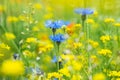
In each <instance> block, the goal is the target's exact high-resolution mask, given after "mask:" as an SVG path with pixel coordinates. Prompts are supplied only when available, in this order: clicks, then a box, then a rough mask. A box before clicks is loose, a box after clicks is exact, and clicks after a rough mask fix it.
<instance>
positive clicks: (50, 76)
mask: <svg viewBox="0 0 120 80" xmlns="http://www.w3.org/2000/svg"><path fill="white" fill-rule="evenodd" d="M61 77H62V74H59V73H57V72H52V73H48V78H49V79H51V78H58V79H60V78H61Z"/></svg>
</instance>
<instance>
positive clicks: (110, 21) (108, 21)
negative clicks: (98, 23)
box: [104, 18, 115, 23]
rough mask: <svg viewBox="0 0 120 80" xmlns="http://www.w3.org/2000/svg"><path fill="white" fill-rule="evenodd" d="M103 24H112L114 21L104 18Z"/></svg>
mask: <svg viewBox="0 0 120 80" xmlns="http://www.w3.org/2000/svg"><path fill="white" fill-rule="evenodd" d="M104 22H105V23H113V22H115V20H114V19H113V18H105V19H104Z"/></svg>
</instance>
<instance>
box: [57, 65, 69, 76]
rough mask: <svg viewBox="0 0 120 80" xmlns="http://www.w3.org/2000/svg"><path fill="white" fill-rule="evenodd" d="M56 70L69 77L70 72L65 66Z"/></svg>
mask: <svg viewBox="0 0 120 80" xmlns="http://www.w3.org/2000/svg"><path fill="white" fill-rule="evenodd" d="M58 72H59V73H61V74H63V75H65V76H67V77H70V72H69V70H68V68H67V67H64V68H62V69H60V70H59V71H58Z"/></svg>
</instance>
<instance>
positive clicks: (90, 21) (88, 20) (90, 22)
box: [86, 19, 95, 24]
mask: <svg viewBox="0 0 120 80" xmlns="http://www.w3.org/2000/svg"><path fill="white" fill-rule="evenodd" d="M86 22H87V23H88V24H94V23H95V21H94V20H93V19H87V20H86Z"/></svg>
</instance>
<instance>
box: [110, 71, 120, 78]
mask: <svg viewBox="0 0 120 80" xmlns="http://www.w3.org/2000/svg"><path fill="white" fill-rule="evenodd" d="M108 75H109V76H114V77H120V71H110V72H109V74H108Z"/></svg>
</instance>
